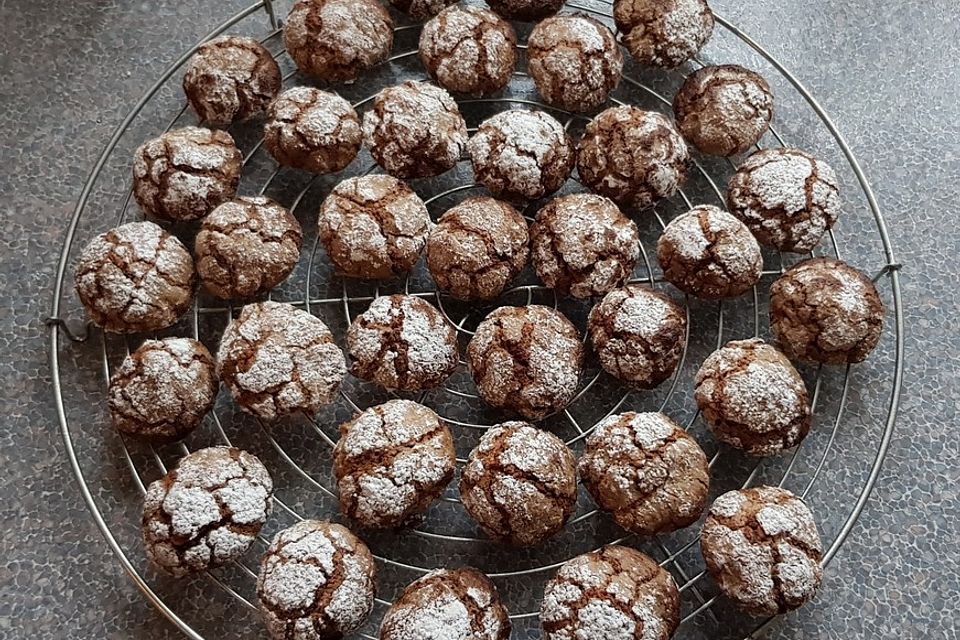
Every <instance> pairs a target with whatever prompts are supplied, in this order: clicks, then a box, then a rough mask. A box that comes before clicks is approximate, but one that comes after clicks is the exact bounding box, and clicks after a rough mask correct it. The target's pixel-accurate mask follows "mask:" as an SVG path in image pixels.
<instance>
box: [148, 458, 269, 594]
mask: <svg viewBox="0 0 960 640" xmlns="http://www.w3.org/2000/svg"><path fill="white" fill-rule="evenodd" d="M272 497H273V481H272V480H271V479H270V474H269V473H267V469H266V467H264V466H263V463H261V462H260V460H258V459H257V458H256V457H255V456H253V455H251V454H249V453H247V452H246V451H241V450H240V449H234V448H232V447H211V448H209V449H200V450H198V451H194V452H193V453H190V454H188V455H187V456H185V457H184V458H182V459H181V460H180V462H179V463H178V464H177V466H176V468H175V469H172V470H171V471H169V472H167V474H166V475H165V476H163V478H161V479H160V480H156V481H154V482H152V483H150V486H149V487H147V494H146V497H145V498H144V504H143V520H142V526H143V546H144V550H145V551H146V554H147V557H148V558H149V559H150V560H151V562H153V564H154V565H155V566H157V567H159V568H160V569H162V570H163V571H165V572H166V573H169V574H171V575H174V576H185V575H188V574H191V573H199V572H200V571H206V570H207V569H212V568H214V567H218V566H221V565H223V564H226V563H228V562H231V561H234V560H237V559H239V558H240V557H241V556H243V554H245V553H246V552H247V550H248V549H249V548H250V546H251V545H252V544H253V542H254V540H256V538H257V535H259V533H260V528H261V527H263V524H264V523H265V522H266V521H267V517H268V516H269V515H270V510H271V506H272V505H271V502H270V500H271V498H272Z"/></svg>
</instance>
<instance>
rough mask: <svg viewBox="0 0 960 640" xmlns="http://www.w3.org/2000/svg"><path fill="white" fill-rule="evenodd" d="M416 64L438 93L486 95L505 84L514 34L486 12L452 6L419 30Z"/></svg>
mask: <svg viewBox="0 0 960 640" xmlns="http://www.w3.org/2000/svg"><path fill="white" fill-rule="evenodd" d="M420 60H421V61H422V62H423V66H424V68H426V70H427V73H428V74H429V75H430V78H431V79H433V81H434V82H436V83H437V84H439V85H440V86H441V87H443V88H444V89H446V90H448V91H453V92H456V93H464V94H468V95H472V96H485V95H490V94H492V93H496V92H497V91H500V90H501V89H503V88H504V87H505V86H507V83H508V82H510V77H511V76H512V75H513V68H514V67H515V66H516V64H517V34H516V33H515V32H514V30H513V27H511V26H510V23H509V22H507V21H506V20H504V19H503V18H501V17H499V16H498V15H497V14H495V13H493V12H492V11H488V10H486V9H481V8H480V7H469V6H459V5H454V6H452V7H449V8H447V9H444V10H443V11H441V12H440V14H439V15H437V16H436V17H435V18H433V19H432V20H430V22H428V23H427V24H425V25H424V26H423V31H421V32H420Z"/></svg>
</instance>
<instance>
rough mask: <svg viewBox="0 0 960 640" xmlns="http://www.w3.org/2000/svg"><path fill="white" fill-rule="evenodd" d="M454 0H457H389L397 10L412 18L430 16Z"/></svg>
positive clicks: (454, 2)
mask: <svg viewBox="0 0 960 640" xmlns="http://www.w3.org/2000/svg"><path fill="white" fill-rule="evenodd" d="M456 2H457V0H390V4H392V5H393V6H394V7H395V8H396V9H397V10H398V11H402V12H403V13H405V14H407V15H408V16H410V17H411V18H412V19H414V20H426V19H427V18H432V17H433V16H435V15H437V14H439V13H440V12H442V11H443V10H444V9H445V8H446V7H449V6H450V5H452V4H456Z"/></svg>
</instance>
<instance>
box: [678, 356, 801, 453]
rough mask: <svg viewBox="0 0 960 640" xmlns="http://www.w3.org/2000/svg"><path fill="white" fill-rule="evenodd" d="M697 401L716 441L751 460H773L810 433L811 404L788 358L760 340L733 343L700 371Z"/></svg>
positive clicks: (705, 363)
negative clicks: (760, 458) (762, 458)
mask: <svg viewBox="0 0 960 640" xmlns="http://www.w3.org/2000/svg"><path fill="white" fill-rule="evenodd" d="M696 385H697V386H696V390H695V392H694V397H695V398H696V401H697V407H699V409H700V412H701V413H702V414H703V419H704V421H705V422H706V423H707V425H708V426H709V427H710V430H711V431H713V435H714V437H716V438H717V440H719V441H720V442H724V443H726V444H728V445H730V446H731V447H734V448H736V449H741V450H742V451H745V452H746V453H748V454H749V455H752V456H772V455H776V454H778V453H780V452H781V451H784V450H786V449H790V448H792V447H794V446H796V445H797V444H799V443H800V441H801V440H803V439H804V438H805V437H807V433H808V432H809V431H810V398H809V396H808V395H807V387H806V385H805V384H804V383H803V378H801V377H800V374H799V373H797V370H796V369H794V368H793V365H792V364H790V361H789V360H787V358H786V356H784V355H783V354H782V353H780V352H779V351H777V350H776V349H775V348H774V347H771V346H770V345H768V344H766V343H764V341H763V340H760V339H759V338H753V339H751V340H734V341H732V342H728V343H727V344H726V345H724V346H723V347H721V348H720V349H718V350H716V351H714V352H713V353H712V354H711V355H710V356H709V357H708V358H707V359H706V360H705V361H704V362H703V365H702V366H701V367H700V370H699V371H697V376H696Z"/></svg>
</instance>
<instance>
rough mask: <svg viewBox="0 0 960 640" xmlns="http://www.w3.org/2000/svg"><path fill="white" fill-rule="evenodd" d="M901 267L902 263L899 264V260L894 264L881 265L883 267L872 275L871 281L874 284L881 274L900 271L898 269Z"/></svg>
mask: <svg viewBox="0 0 960 640" xmlns="http://www.w3.org/2000/svg"><path fill="white" fill-rule="evenodd" d="M902 268H903V265H902V264H900V263H899V262H897V263H895V264H888V265H885V266H884V267H883V269H880V271H879V272H877V275H875V276H873V278H872V280H873V283H874V284H876V282H877V281H878V280H879V279H880V278H882V277H883V276H885V275H887V274H888V273H890V272H891V271H900V269H902Z"/></svg>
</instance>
